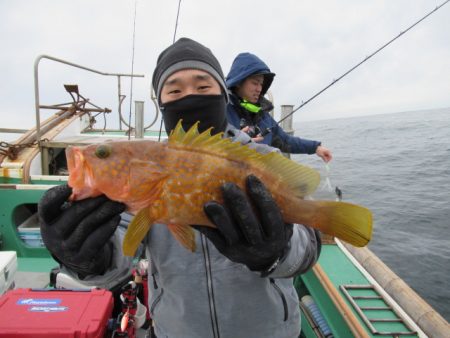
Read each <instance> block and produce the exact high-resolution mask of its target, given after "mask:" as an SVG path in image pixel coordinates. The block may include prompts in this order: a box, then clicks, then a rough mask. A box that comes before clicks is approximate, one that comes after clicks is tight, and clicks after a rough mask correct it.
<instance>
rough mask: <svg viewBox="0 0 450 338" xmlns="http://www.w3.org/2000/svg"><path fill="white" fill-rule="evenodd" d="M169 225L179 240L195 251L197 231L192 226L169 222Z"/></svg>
mask: <svg viewBox="0 0 450 338" xmlns="http://www.w3.org/2000/svg"><path fill="white" fill-rule="evenodd" d="M167 226H168V228H169V230H170V232H171V233H172V235H173V236H174V237H175V238H176V239H177V241H178V242H180V243H181V244H182V245H183V246H184V247H185V248H186V249H188V250H189V251H191V252H194V251H195V233H194V230H193V229H192V228H191V227H190V226H186V225H176V224H169V225H167Z"/></svg>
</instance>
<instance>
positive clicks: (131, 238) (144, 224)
mask: <svg viewBox="0 0 450 338" xmlns="http://www.w3.org/2000/svg"><path fill="white" fill-rule="evenodd" d="M152 224H153V219H152V217H151V216H150V208H144V209H141V210H140V211H139V212H138V213H137V214H136V216H134V218H133V219H132V220H131V223H130V224H129V225H128V230H127V232H126V233H125V238H124V240H123V243H122V250H123V254H124V255H125V256H131V257H133V256H134V254H135V253H136V250H137V248H138V247H139V244H141V242H142V240H143V239H144V237H145V235H146V234H147V232H148V231H149V230H150V228H151V226H152Z"/></svg>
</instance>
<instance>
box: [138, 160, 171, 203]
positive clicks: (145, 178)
mask: <svg viewBox="0 0 450 338" xmlns="http://www.w3.org/2000/svg"><path fill="white" fill-rule="evenodd" d="M130 168H131V169H130V182H129V185H130V194H131V195H132V196H133V197H140V196H143V197H145V198H146V199H148V200H152V199H153V198H156V197H158V196H159V195H160V194H161V190H162V187H163V186H164V183H165V181H166V178H167V177H168V173H167V171H166V170H165V169H164V168H163V167H162V166H160V165H159V164H158V163H156V162H152V161H141V160H132V161H131V162H130Z"/></svg>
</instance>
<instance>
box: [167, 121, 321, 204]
mask: <svg viewBox="0 0 450 338" xmlns="http://www.w3.org/2000/svg"><path fill="white" fill-rule="evenodd" d="M197 126H198V122H197V123H196V124H194V125H193V126H192V127H191V128H190V129H189V130H188V131H187V132H185V131H184V130H183V127H182V125H181V120H180V121H178V124H177V126H176V127H175V129H174V130H173V131H172V133H171V134H170V136H169V147H175V148H177V147H180V148H183V149H186V150H189V149H192V150H194V151H197V152H203V153H208V154H210V155H212V156H218V157H224V158H227V159H229V160H237V161H245V162H249V163H251V165H252V166H254V167H255V168H260V169H263V170H268V171H270V172H271V173H272V174H273V175H274V176H275V177H277V176H278V179H279V182H280V183H282V185H286V186H288V187H289V188H290V189H292V191H294V192H295V195H296V196H298V197H304V196H306V195H309V194H311V193H312V192H314V191H315V190H316V188H317V186H318V185H319V183H320V175H319V173H318V172H317V171H316V170H314V169H312V168H309V167H307V166H304V165H301V164H299V163H296V162H294V161H292V160H290V159H288V158H286V157H284V156H283V155H281V154H279V153H276V152H272V153H269V154H261V153H258V152H257V151H256V150H254V149H252V148H250V147H247V146H245V145H242V144H240V143H239V142H232V141H231V140H230V139H228V138H223V133H218V134H215V135H213V136H211V128H210V129H208V130H205V131H204V132H202V133H201V134H199V133H198V130H197Z"/></svg>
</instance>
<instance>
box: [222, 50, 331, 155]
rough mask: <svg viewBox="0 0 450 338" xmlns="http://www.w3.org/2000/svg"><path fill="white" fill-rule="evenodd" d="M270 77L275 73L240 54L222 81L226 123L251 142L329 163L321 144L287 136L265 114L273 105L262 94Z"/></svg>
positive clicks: (267, 85) (251, 57)
mask: <svg viewBox="0 0 450 338" xmlns="http://www.w3.org/2000/svg"><path fill="white" fill-rule="evenodd" d="M274 76H275V73H272V72H271V71H270V69H269V67H268V66H267V65H266V64H265V63H264V62H263V61H262V60H261V59H260V58H258V57H257V56H256V55H254V54H251V53H240V54H239V55H238V56H237V57H236V58H235V59H234V61H233V64H232V65H231V69H230V72H229V73H228V76H227V78H226V85H227V88H228V89H229V90H230V96H229V97H230V101H229V103H228V106H227V119H228V122H229V123H231V124H232V125H234V126H235V127H236V128H239V129H241V130H243V131H245V132H247V133H248V134H249V135H250V136H251V137H252V139H253V141H255V142H260V143H264V144H268V145H270V146H272V147H276V148H278V149H280V150H281V151H283V152H285V153H292V154H317V156H319V157H320V158H322V159H323V160H324V161H325V162H329V161H330V160H331V159H332V155H331V151H330V150H329V149H327V148H326V147H324V146H322V145H321V142H319V141H313V140H307V139H304V138H300V137H296V136H291V135H289V134H287V133H286V132H285V131H284V130H283V129H282V128H281V127H280V126H279V125H278V124H277V122H276V121H275V120H274V119H273V117H272V116H271V115H270V114H269V112H270V111H271V110H272V109H273V105H272V103H271V102H270V101H269V100H267V99H266V98H265V97H264V95H265V94H266V93H267V90H268V89H269V88H270V85H271V84H272V81H273V78H274ZM266 130H270V133H267V134H266V135H264V133H263V132H264V131H266Z"/></svg>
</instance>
